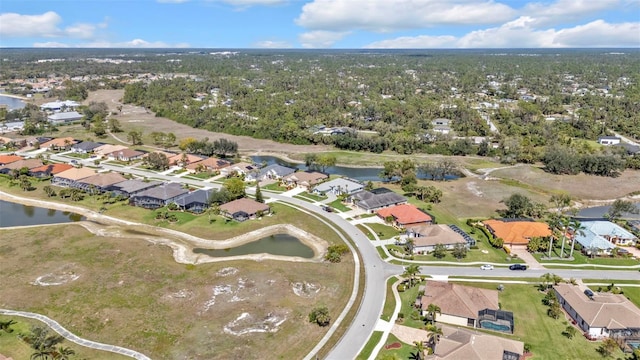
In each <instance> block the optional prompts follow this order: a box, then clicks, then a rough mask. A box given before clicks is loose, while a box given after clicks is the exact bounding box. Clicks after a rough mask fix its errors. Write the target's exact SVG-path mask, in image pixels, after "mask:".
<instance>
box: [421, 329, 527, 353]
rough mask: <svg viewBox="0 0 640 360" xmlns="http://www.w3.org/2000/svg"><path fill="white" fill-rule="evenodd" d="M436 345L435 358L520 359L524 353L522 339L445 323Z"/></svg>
mask: <svg viewBox="0 0 640 360" xmlns="http://www.w3.org/2000/svg"><path fill="white" fill-rule="evenodd" d="M441 329H442V335H441V336H440V339H439V341H438V343H437V344H436V345H435V349H434V352H433V355H431V356H429V357H427V359H434V360H461V359H464V360H520V359H522V358H523V357H522V356H523V354H524V343H523V342H522V341H517V340H511V339H505V338H503V337H499V336H494V335H489V334H485V333H481V332H479V331H475V330H469V329H462V328H457V327H453V326H447V325H443V326H442V327H441Z"/></svg>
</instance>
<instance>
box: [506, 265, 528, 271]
mask: <svg viewBox="0 0 640 360" xmlns="http://www.w3.org/2000/svg"><path fill="white" fill-rule="evenodd" d="M509 270H527V265H522V264H513V265H509Z"/></svg>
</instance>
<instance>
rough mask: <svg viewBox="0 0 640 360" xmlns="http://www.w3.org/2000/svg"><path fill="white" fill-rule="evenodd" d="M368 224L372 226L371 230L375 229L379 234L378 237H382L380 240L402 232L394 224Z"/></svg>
mask: <svg viewBox="0 0 640 360" xmlns="http://www.w3.org/2000/svg"><path fill="white" fill-rule="evenodd" d="M367 226H368V227H370V228H371V230H373V231H375V232H376V234H378V237H379V238H380V240H387V239H391V238H393V237H394V236H398V235H400V234H401V232H400V231H398V230H397V229H396V228H394V227H393V226H389V225H383V224H379V223H367Z"/></svg>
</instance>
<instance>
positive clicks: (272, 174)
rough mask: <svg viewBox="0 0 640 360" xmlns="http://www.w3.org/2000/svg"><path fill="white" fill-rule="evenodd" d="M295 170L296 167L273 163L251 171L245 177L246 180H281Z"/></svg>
mask: <svg viewBox="0 0 640 360" xmlns="http://www.w3.org/2000/svg"><path fill="white" fill-rule="evenodd" d="M295 171H296V169H292V168H290V167H286V166H282V165H278V164H271V165H267V166H265V167H263V168H262V169H258V170H256V171H251V172H249V173H248V174H247V175H246V176H245V178H244V179H245V180H246V181H264V180H280V179H282V178H284V177H285V176H288V175H291V174H293V173H294V172H295Z"/></svg>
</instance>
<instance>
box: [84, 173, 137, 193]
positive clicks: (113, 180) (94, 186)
mask: <svg viewBox="0 0 640 360" xmlns="http://www.w3.org/2000/svg"><path fill="white" fill-rule="evenodd" d="M125 180H127V178H125V177H124V176H122V175H121V174H120V173H116V172H107V173H97V174H95V175H92V176H89V177H86V178H84V179H80V180H78V181H76V184H75V186H74V187H77V188H79V189H81V190H84V191H89V192H93V193H102V192H105V191H107V189H108V188H109V187H110V186H112V185H114V184H117V183H121V182H123V181H125Z"/></svg>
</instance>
